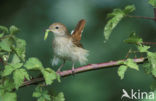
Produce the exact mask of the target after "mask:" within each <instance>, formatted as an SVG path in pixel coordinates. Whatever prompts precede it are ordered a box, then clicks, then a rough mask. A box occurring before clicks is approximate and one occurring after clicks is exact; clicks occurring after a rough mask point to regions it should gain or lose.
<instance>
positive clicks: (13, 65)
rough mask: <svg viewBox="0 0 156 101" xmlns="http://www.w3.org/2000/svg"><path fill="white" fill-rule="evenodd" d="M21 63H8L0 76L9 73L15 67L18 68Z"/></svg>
mask: <svg viewBox="0 0 156 101" xmlns="http://www.w3.org/2000/svg"><path fill="white" fill-rule="evenodd" d="M22 65H23V63H16V64H8V65H6V66H5V69H4V71H3V73H2V76H8V75H10V74H11V73H12V72H13V71H14V70H16V69H17V68H20V67H21V66H22Z"/></svg>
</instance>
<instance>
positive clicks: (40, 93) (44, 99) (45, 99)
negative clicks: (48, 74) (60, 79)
mask: <svg viewBox="0 0 156 101" xmlns="http://www.w3.org/2000/svg"><path fill="white" fill-rule="evenodd" d="M33 97H35V98H37V101H51V97H50V95H49V94H48V91H47V90H43V89H42V88H41V87H39V86H38V87H36V89H35V91H34V92H33Z"/></svg>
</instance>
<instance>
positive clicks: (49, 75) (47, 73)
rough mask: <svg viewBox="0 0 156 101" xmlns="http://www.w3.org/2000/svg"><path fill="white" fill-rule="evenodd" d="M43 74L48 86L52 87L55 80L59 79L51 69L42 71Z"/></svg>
mask: <svg viewBox="0 0 156 101" xmlns="http://www.w3.org/2000/svg"><path fill="white" fill-rule="evenodd" d="M41 72H42V74H43V77H44V79H45V82H46V84H47V85H50V84H52V83H53V81H54V80H55V79H57V74H56V72H55V71H53V70H52V69H50V68H45V69H43V70H42V71H41Z"/></svg>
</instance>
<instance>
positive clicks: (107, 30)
mask: <svg viewBox="0 0 156 101" xmlns="http://www.w3.org/2000/svg"><path fill="white" fill-rule="evenodd" d="M109 16H113V18H112V19H110V20H109V21H108V22H107V24H106V25H105V27H104V36H105V40H108V39H109V37H110V35H111V33H112V31H113V29H114V28H115V27H116V26H117V24H118V23H119V22H120V20H121V19H122V18H123V17H124V13H123V12H122V11H121V10H120V9H115V10H114V11H113V13H112V14H109Z"/></svg>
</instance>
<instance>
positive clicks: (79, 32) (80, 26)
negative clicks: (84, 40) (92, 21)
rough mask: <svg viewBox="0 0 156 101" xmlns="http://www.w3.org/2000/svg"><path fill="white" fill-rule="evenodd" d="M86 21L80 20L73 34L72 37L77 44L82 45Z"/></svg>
mask: <svg viewBox="0 0 156 101" xmlns="http://www.w3.org/2000/svg"><path fill="white" fill-rule="evenodd" d="M85 23H86V21H85V20H84V19H82V20H80V21H79V22H78V24H77V26H76V28H75V30H74V32H73V34H72V39H73V42H74V44H75V45H77V46H79V47H82V45H81V43H80V40H81V36H82V32H83V29H84V26H85Z"/></svg>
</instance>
